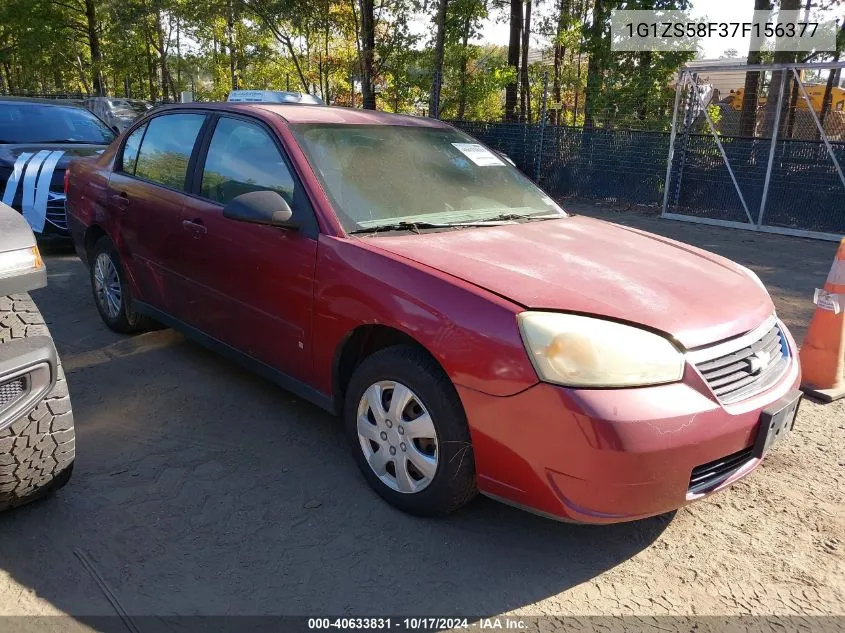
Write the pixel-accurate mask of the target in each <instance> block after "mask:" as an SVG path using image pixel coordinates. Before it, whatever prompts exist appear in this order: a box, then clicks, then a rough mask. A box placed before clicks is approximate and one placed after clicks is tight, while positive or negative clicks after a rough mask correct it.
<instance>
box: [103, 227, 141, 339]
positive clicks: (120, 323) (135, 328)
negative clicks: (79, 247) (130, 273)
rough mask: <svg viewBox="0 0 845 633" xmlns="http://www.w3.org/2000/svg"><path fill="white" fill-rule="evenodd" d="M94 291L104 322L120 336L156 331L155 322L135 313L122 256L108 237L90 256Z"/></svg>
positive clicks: (104, 238)
mask: <svg viewBox="0 0 845 633" xmlns="http://www.w3.org/2000/svg"><path fill="white" fill-rule="evenodd" d="M89 261H90V273H91V290H92V292H93V294H94V303H95V304H96V306H97V311H98V312H99V313H100V317H101V318H102V319H103V322H104V323H105V324H106V325H108V326H109V328H110V329H112V330H114V331H115V332H120V333H121V334H129V333H132V332H143V331H145V330H151V329H153V328H155V327H156V323H155V321H153V320H152V319H150V318H149V317H147V316H144V315H143V314H139V313H137V312H135V311H134V310H133V309H132V295H131V293H130V291H129V285H128V283H127V282H126V274H125V273H124V271H123V267H122V265H121V262H120V255H119V254H118V252H117V249H116V248H115V247H114V244H112V241H111V240H110V239H109V238H108V237H105V236H103V237H101V238H100V239H99V240H97V243H96V244H94V248H93V249H91V253H90V255H89Z"/></svg>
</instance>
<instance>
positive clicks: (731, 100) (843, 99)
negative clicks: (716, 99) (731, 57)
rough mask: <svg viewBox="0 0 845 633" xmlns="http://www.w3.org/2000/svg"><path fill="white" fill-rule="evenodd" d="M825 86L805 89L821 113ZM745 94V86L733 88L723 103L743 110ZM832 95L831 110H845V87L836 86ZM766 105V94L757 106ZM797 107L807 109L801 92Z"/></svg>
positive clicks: (812, 85) (815, 85)
mask: <svg viewBox="0 0 845 633" xmlns="http://www.w3.org/2000/svg"><path fill="white" fill-rule="evenodd" d="M825 87H826V86H825V84H804V89H805V90H806V91H807V96H808V97H810V101H811V102H812V104H813V110H815V111H816V112H817V113H820V112H821V111H822V101H823V100H824V91H825ZM744 95H745V89H744V88H738V89H737V90H731V92H730V94H729V95H728V96H727V97H725V99H724V100H723V103H725V104H727V105H728V106H729V107H730V108H731V109H732V110H742V102H743V99H744ZM830 96H831V101H830V106H831V110H833V111H834V112H842V111H845V89H842V88H839V87H834V88H833V89H832V90H831V92H830ZM765 105H766V96H765V95H763V96H761V97H760V99H759V100H758V101H757V107H764V106H765ZM796 108H797V109H799V110H806V109H807V102H806V100H804V98H803V95H801V94H799V95H798V101H797V102H796Z"/></svg>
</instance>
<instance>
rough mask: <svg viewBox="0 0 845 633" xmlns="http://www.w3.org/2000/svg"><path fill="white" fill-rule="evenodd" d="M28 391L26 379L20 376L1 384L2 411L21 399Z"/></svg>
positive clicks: (0, 404)
mask: <svg viewBox="0 0 845 633" xmlns="http://www.w3.org/2000/svg"><path fill="white" fill-rule="evenodd" d="M25 391H26V378H25V377H24V376H20V377H19V378H13V379H12V380H8V381H6V382H4V383H2V384H0V411H2V410H3V409H5V408H6V407H7V406H8V405H10V404H12V403H13V402H14V401H15V400H17V399H18V398H20V397H21V396H22V395H23V394H24V392H25Z"/></svg>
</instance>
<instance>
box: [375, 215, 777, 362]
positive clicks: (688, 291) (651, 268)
mask: <svg viewBox="0 0 845 633" xmlns="http://www.w3.org/2000/svg"><path fill="white" fill-rule="evenodd" d="M363 239H365V240H366V241H367V242H368V243H369V244H370V245H371V246H373V247H375V248H380V249H383V250H385V251H389V252H391V253H393V254H395V255H399V256H401V257H404V258H407V259H410V260H413V261H415V262H418V263H420V264H424V265H426V266H430V267H431V268H435V269H437V270H440V271H442V272H445V273H448V274H450V275H452V276H454V277H458V278H460V279H463V280H465V281H467V282H469V283H472V284H474V285H476V286H479V287H481V288H484V289H486V290H489V291H491V292H494V293H496V294H498V295H501V296H503V297H506V298H507V299H509V300H511V301H513V302H515V303H518V304H520V305H522V306H524V307H526V308H531V309H547V310H565V311H571V312H581V313H587V314H595V315H600V316H606V317H610V318H613V319H620V320H624V321H629V322H634V323H638V324H641V325H644V326H647V327H648V328H652V329H655V330H659V331H662V332H665V333H667V334H669V335H671V336H673V337H674V338H675V339H676V340H677V341H679V342H680V343H681V344H682V345H683V346H684V347H686V348H687V349H691V348H696V347H700V346H703V345H708V344H712V343H715V342H717V341H721V340H724V339H727V338H730V337H732V336H736V335H738V334H742V333H745V332H747V331H749V330H752V329H753V328H754V327H756V326H758V325H760V323H762V322H763V321H764V320H765V319H766V318H767V317H769V316H770V315H771V314H772V313H773V312H774V306H773V304H772V301H771V299H770V297H769V295H768V293H766V292H765V291H764V290H763V289H762V288H761V287H760V286H759V285H758V284H757V283H756V281H754V280H753V279H752V278H751V277H750V276H749V275H748V273H746V272H745V270H744V269H743V268H742V267H740V266H739V265H738V264H735V263H733V262H731V261H730V260H728V259H725V258H724V257H720V256H719V255H715V254H713V253H709V252H707V251H703V250H701V249H698V248H695V247H693V246H689V245H687V244H682V243H680V242H675V241H673V240H670V239H667V238H663V237H660V236H658V235H652V234H650V233H646V232H643V231H639V230H636V229H631V228H628V227H623V226H619V225H617V224H612V223H609V222H603V221H601V220H595V219H592V218H586V217H570V218H565V219H561V220H548V221H541V222H529V223H523V224H508V225H503V226H495V227H484V228H471V229H466V230H459V231H443V232H436V233H423V234H420V235H401V236H396V235H392V236H388V235H381V236H373V237H368V238H363Z"/></svg>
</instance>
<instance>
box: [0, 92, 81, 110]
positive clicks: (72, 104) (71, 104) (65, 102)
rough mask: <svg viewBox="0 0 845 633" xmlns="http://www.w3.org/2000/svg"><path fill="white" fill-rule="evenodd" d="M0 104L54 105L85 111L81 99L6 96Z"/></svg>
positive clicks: (1, 99) (0, 100)
mask: <svg viewBox="0 0 845 633" xmlns="http://www.w3.org/2000/svg"><path fill="white" fill-rule="evenodd" d="M0 103H14V104H19V103H34V104H38V105H52V106H61V107H65V108H82V109H84V107H83V104H82V100H81V99H45V98H42V97H9V96H5V95H4V96H2V97H0Z"/></svg>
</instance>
